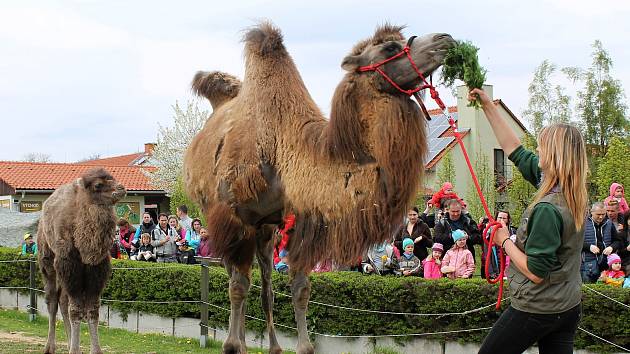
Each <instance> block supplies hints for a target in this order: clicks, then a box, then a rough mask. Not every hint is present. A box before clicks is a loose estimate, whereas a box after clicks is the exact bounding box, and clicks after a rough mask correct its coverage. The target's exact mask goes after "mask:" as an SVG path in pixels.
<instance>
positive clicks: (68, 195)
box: [37, 169, 126, 354]
mask: <svg viewBox="0 0 630 354" xmlns="http://www.w3.org/2000/svg"><path fill="white" fill-rule="evenodd" d="M125 194H126V191H125V188H124V187H123V186H122V185H121V184H118V183H117V182H116V181H115V180H114V178H113V177H112V176H111V175H110V174H109V173H108V172H107V171H105V170H103V169H94V170H91V171H88V172H87V173H85V174H84V175H83V176H81V177H80V178H78V179H77V180H75V181H74V182H71V183H68V184H64V185H63V186H61V187H59V188H58V189H57V190H56V191H55V192H54V193H53V194H52V195H51V196H50V197H49V198H48V199H47V200H46V202H44V206H43V210H42V216H41V219H40V222H39V229H38V232H37V248H38V250H39V254H38V261H39V268H40V269H41V272H42V275H43V279H44V290H45V291H46V303H47V304H48V315H49V318H48V340H47V342H46V348H45V349H44V352H45V353H54V352H55V350H56V348H55V346H56V343H55V323H56V319H57V309H58V307H61V315H62V316H63V324H64V327H65V330H66V334H67V337H68V347H69V349H70V353H73V354H74V353H81V348H80V346H79V340H80V329H81V328H80V325H81V320H82V319H85V318H87V323H88V327H89V330H90V338H91V351H90V352H91V353H93V354H94V353H102V351H101V348H100V345H99V341H98V311H99V308H100V296H101V293H102V291H103V289H104V288H105V284H106V283H107V281H108V280H109V276H110V274H111V263H110V255H109V251H110V249H111V247H112V239H113V236H114V233H115V230H116V216H115V214H114V209H113V206H114V204H115V203H116V202H117V201H119V200H120V199H122V198H123V197H124V196H125Z"/></svg>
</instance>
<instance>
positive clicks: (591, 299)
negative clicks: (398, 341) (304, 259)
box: [0, 248, 630, 352]
mask: <svg viewBox="0 0 630 354" xmlns="http://www.w3.org/2000/svg"><path fill="white" fill-rule="evenodd" d="M17 253H18V251H17V249H12V248H10V249H9V248H0V260H13V259H16V258H18V256H17ZM112 263H113V267H114V268H148V269H138V270H132V269H120V270H116V269H114V270H113V271H112V278H111V280H110V281H109V283H108V285H107V287H106V288H105V292H104V293H103V296H102V298H103V299H106V300H107V302H108V303H109V301H108V300H126V301H142V300H146V301H177V300H179V301H198V300H199V299H200V291H199V285H200V275H201V274H200V272H201V267H199V266H190V265H180V264H156V263H148V262H137V261H130V260H114V261H113V262H112ZM28 276H29V266H28V262H19V263H0V286H1V287H7V286H9V287H13V286H28ZM289 282H290V280H289V277H288V276H286V275H281V274H279V273H275V272H274V273H273V278H272V283H273V288H274V291H276V292H278V293H282V294H290V283H289ZM38 284H39V286H40V287H41V286H42V283H41V280H38ZM252 285H253V286H252V287H251V290H250V292H249V298H248V302H247V314H248V315H250V316H253V317H257V318H260V319H264V314H263V312H262V309H261V302H260V288H259V287H258V286H260V273H259V271H258V270H254V271H253V276H252ZM311 287H312V295H311V300H313V301H317V302H321V303H327V304H335V305H337V306H345V307H353V308H361V309H368V310H375V311H389V312H409V313H437V314H443V313H447V312H464V311H467V310H471V309H475V308H479V307H482V306H485V305H489V304H493V302H495V301H496V296H497V290H498V288H497V287H496V286H494V285H489V284H488V283H486V282H485V280H482V279H470V280H456V281H452V280H448V279H440V280H424V279H421V278H400V277H388V276H386V277H379V276H365V275H363V274H360V273H356V272H332V273H320V274H313V275H311ZM589 287H591V288H592V289H595V290H597V291H599V292H601V293H604V294H605V295H606V296H608V297H611V298H613V299H615V300H617V301H620V302H622V303H624V304H628V303H630V291H629V290H628V289H620V288H613V287H610V286H605V285H593V284H591V285H589ZM227 289H228V276H227V274H226V272H225V269H223V268H221V267H210V268H209V303H211V304H213V305H215V306H217V307H213V306H210V307H209V313H210V316H209V322H210V323H209V325H210V326H211V327H224V328H225V327H227V323H228V320H229V312H228V311H225V310H223V309H229V308H230V302H229V298H228V294H227V293H228V292H227ZM506 291H507V288H506ZM505 296H506V297H507V296H509V293H507V294H505ZM274 303H275V306H274V321H275V322H276V323H279V324H283V325H286V326H291V327H295V320H294V317H293V307H292V304H291V299H290V298H289V297H287V296H282V295H279V294H276V296H275V299H274ZM110 304H111V306H113V307H114V308H116V309H118V310H120V311H121V312H123V313H129V312H130V311H135V310H140V311H143V312H150V313H154V314H158V315H161V316H165V317H182V316H183V317H197V318H198V317H199V305H198V304H197V303H175V304H149V303H116V302H113V303H110ZM506 305H507V302H505V303H504V306H506ZM218 307H221V308H223V309H220V308H218ZM583 307H584V316H583V318H582V322H581V324H580V326H581V327H582V328H584V329H586V330H588V331H590V332H592V333H595V334H597V335H599V336H601V337H603V338H606V339H607V340H610V341H612V342H614V343H616V344H618V345H621V346H624V347H628V346H630V311H628V310H627V309H626V308H624V307H623V306H621V305H619V304H617V303H615V302H613V301H610V300H608V299H605V298H603V297H601V296H600V295H598V294H595V293H593V292H591V291H588V290H586V289H585V290H584V292H583ZM40 310H42V309H40ZM307 318H308V326H309V330H311V331H314V332H318V333H326V334H342V335H377V334H378V335H382V334H404V333H410V334H411V333H423V332H438V331H450V330H458V329H470V328H480V327H491V326H492V324H493V323H494V322H495V321H496V319H497V318H498V313H496V312H495V311H494V306H491V307H489V308H487V309H484V310H482V311H479V312H476V313H472V314H468V315H464V316H430V317H426V316H410V315H394V314H378V313H369V312H355V311H350V310H344V309H339V308H332V307H328V306H323V305H319V304H314V303H311V304H310V305H309V309H308V315H307ZM247 327H248V328H249V329H251V330H253V331H257V332H263V331H264V330H265V323H264V322H262V321H256V320H253V319H247ZM278 330H280V331H290V330H288V329H285V328H282V327H278ZM291 334H293V333H291ZM486 334H487V331H478V332H467V333H453V334H444V335H439V336H437V335H436V336H432V337H431V338H432V339H439V340H442V341H453V340H456V341H460V342H480V341H481V340H482V339H483V338H484V336H485V335H486ZM575 346H576V348H585V349H589V350H594V351H599V352H608V351H614V350H615V348H613V347H611V346H608V345H604V344H603V343H602V342H601V341H599V340H597V339H595V338H593V337H591V336H589V335H588V334H586V333H583V332H581V331H578V334H577V337H576V344H575Z"/></svg>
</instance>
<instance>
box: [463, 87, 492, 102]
mask: <svg viewBox="0 0 630 354" xmlns="http://www.w3.org/2000/svg"><path fill="white" fill-rule="evenodd" d="M477 98H479V101H480V102H481V105H482V106H486V105H491V104H492V100H491V99H490V97H489V96H488V94H486V93H485V92H484V91H483V90H481V89H478V88H476V89H473V90H472V91H470V92H469V93H468V100H469V101H474V100H476V99H477Z"/></svg>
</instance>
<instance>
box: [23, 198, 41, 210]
mask: <svg viewBox="0 0 630 354" xmlns="http://www.w3.org/2000/svg"><path fill="white" fill-rule="evenodd" d="M40 210H42V202H41V201H39V202H30V201H25V200H23V201H21V202H20V212H22V213H33V212H36V211H40Z"/></svg>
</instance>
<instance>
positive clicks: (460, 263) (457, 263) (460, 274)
mask: <svg viewBox="0 0 630 354" xmlns="http://www.w3.org/2000/svg"><path fill="white" fill-rule="evenodd" d="M445 266H452V267H455V271H454V272H452V273H448V274H446V276H447V277H449V278H451V279H455V278H468V277H470V276H471V275H472V273H473V272H474V271H475V259H474V258H473V255H472V253H470V251H469V250H468V249H467V248H459V247H457V246H456V248H451V249H450V250H448V251H447V252H446V255H445V256H444V259H443V260H442V267H445Z"/></svg>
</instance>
